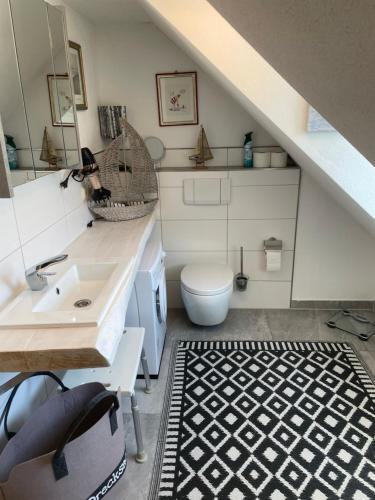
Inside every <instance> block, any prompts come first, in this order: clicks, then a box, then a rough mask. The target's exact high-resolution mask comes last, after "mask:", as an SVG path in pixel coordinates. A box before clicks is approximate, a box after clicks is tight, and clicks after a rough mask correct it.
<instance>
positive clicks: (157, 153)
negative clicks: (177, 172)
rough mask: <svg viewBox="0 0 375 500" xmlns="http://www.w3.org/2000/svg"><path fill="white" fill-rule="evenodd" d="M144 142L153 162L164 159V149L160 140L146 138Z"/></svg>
mask: <svg viewBox="0 0 375 500" xmlns="http://www.w3.org/2000/svg"><path fill="white" fill-rule="evenodd" d="M144 141H145V144H146V146H147V149H148V152H149V153H150V156H151V158H152V159H153V160H154V161H160V160H162V159H163V158H164V155H165V147H164V144H163V143H162V142H161V140H160V139H158V138H157V137H146V138H145V140H144Z"/></svg>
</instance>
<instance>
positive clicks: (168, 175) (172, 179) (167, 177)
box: [159, 170, 228, 188]
mask: <svg viewBox="0 0 375 500" xmlns="http://www.w3.org/2000/svg"><path fill="white" fill-rule="evenodd" d="M227 176H228V172H227V171H226V170H219V171H213V172H212V171H205V170H201V171H199V172H198V171H196V172H195V171H193V170H189V171H186V170H184V171H182V172H159V185H160V187H181V188H182V186H183V182H184V179H213V178H214V179H225V178H226V177H227Z"/></svg>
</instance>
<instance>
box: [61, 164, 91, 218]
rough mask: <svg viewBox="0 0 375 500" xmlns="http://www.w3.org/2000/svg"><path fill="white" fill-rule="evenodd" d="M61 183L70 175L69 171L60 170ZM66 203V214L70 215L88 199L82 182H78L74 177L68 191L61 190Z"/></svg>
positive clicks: (70, 181) (70, 180)
mask: <svg viewBox="0 0 375 500" xmlns="http://www.w3.org/2000/svg"><path fill="white" fill-rule="evenodd" d="M59 174H60V182H61V181H63V180H64V179H65V177H66V176H67V175H68V174H69V170H60V172H59ZM60 189H61V194H62V197H63V202H64V211H65V214H69V213H70V212H72V211H73V210H75V209H76V208H78V207H79V206H80V205H82V203H83V202H84V201H85V199H86V194H85V190H84V189H83V186H82V184H81V183H80V182H76V181H75V180H74V179H72V177H70V179H69V183H68V187H67V188H66V189H63V188H60Z"/></svg>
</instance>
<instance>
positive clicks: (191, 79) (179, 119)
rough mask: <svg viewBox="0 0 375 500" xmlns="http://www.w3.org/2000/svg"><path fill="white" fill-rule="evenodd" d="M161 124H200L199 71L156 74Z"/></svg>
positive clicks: (164, 125)
mask: <svg viewBox="0 0 375 500" xmlns="http://www.w3.org/2000/svg"><path fill="white" fill-rule="evenodd" d="M156 89H157V95H158V111H159V125H160V126H161V127H170V126H172V125H197V124H198V91H197V73H196V71H189V72H185V73H177V72H175V73H158V74H157V75H156Z"/></svg>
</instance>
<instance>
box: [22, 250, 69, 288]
mask: <svg viewBox="0 0 375 500" xmlns="http://www.w3.org/2000/svg"><path fill="white" fill-rule="evenodd" d="M67 258H68V255H67V254H62V255H56V257H50V258H49V259H46V260H43V261H42V262H39V264H36V265H35V266H33V267H30V269H27V270H26V272H25V277H26V281H27V284H28V285H29V287H30V288H31V290H33V291H39V290H43V288H44V287H46V286H47V285H48V281H47V276H53V275H54V274H56V273H45V272H41V271H43V269H47V267H50V266H53V265H54V264H58V263H59V262H63V261H64V260H66V259H67Z"/></svg>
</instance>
